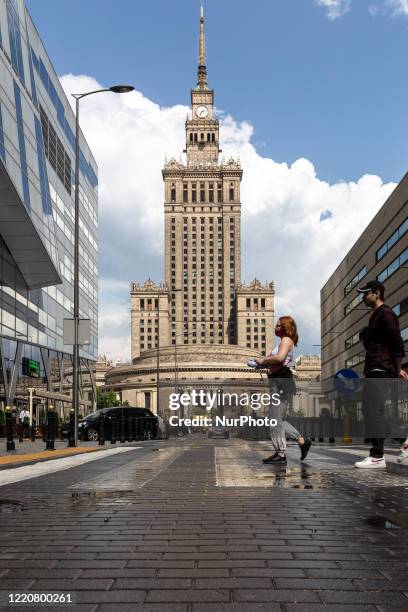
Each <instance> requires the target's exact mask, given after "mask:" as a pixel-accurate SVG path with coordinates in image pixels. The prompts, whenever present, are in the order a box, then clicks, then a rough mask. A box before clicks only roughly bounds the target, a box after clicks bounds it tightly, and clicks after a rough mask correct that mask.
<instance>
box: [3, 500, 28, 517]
mask: <svg viewBox="0 0 408 612" xmlns="http://www.w3.org/2000/svg"><path fill="white" fill-rule="evenodd" d="M23 510H24V505H23V504H22V503H21V502H18V501H13V500H11V499H1V500H0V514H15V513H16V512H23Z"/></svg>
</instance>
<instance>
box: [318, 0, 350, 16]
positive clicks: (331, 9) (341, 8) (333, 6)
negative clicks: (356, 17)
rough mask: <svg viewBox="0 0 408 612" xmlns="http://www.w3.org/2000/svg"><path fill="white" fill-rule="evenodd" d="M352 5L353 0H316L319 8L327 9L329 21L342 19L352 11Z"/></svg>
mask: <svg viewBox="0 0 408 612" xmlns="http://www.w3.org/2000/svg"><path fill="white" fill-rule="evenodd" d="M350 3H351V0H315V4H316V5H317V6H323V7H325V8H326V9H327V17H328V18H329V19H337V18H338V17H342V16H343V15H344V14H345V13H347V12H348V11H349V10H350Z"/></svg>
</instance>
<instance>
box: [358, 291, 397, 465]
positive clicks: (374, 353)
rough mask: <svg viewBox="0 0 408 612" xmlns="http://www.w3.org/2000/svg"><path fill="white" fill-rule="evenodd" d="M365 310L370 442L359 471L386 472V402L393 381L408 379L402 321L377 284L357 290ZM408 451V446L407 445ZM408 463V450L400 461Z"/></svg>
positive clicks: (365, 407)
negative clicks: (367, 310) (367, 318)
mask: <svg viewBox="0 0 408 612" xmlns="http://www.w3.org/2000/svg"><path fill="white" fill-rule="evenodd" d="M357 291H358V292H359V293H362V295H363V301H364V304H365V305H366V306H368V307H369V308H371V310H372V311H373V312H372V315H371V316H370V319H369V322H368V326H367V327H365V328H364V329H363V330H362V331H361V332H360V340H361V341H362V343H363V345H364V348H365V350H366V357H365V364H364V376H365V378H366V380H365V381H364V388H363V398H362V411H363V416H364V421H365V428H366V438H367V439H369V440H370V442H371V445H372V446H371V449H370V453H369V456H368V457H366V458H365V459H363V460H362V461H357V462H356V463H355V464H354V465H355V467H356V468H364V469H367V468H385V467H386V463H385V458H384V440H385V437H386V436H385V412H384V409H385V402H386V400H387V398H388V397H389V395H390V389H391V385H390V383H391V380H392V379H395V378H398V377H401V378H404V379H408V374H407V373H406V372H405V371H404V370H403V369H402V367H401V366H402V362H403V359H404V355H405V350H404V342H403V340H402V338H401V333H400V328H399V321H398V317H397V315H396V314H395V313H394V311H393V310H392V309H391V308H390V307H389V306H387V305H386V304H385V303H384V299H385V287H384V285H383V284H382V283H380V282H379V281H377V280H374V281H369V282H368V283H366V284H365V285H364V287H360V288H359V289H357ZM405 447H408V444H406V445H405ZM400 459H401V462H407V463H408V448H404V445H403V447H402V448H401V453H400V457H399V460H400Z"/></svg>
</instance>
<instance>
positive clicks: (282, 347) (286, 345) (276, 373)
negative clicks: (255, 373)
mask: <svg viewBox="0 0 408 612" xmlns="http://www.w3.org/2000/svg"><path fill="white" fill-rule="evenodd" d="M275 335H276V336H277V337H278V338H280V343H279V346H278V347H277V348H276V349H275V350H273V351H272V352H271V353H269V355H267V356H266V358H265V359H263V360H259V359H257V360H256V361H257V363H258V366H259V367H267V368H268V378H269V388H270V392H271V394H273V393H279V395H280V404H279V406H276V407H274V408H273V410H274V414H272V415H271V416H272V417H273V418H275V419H276V420H277V424H276V426H274V427H272V426H271V428H270V432H271V441H272V446H273V448H274V450H275V453H274V454H273V455H272V456H271V457H268V458H267V459H264V460H263V462H264V463H273V464H286V438H291V439H293V440H296V441H297V443H298V444H299V446H300V453H301V457H300V458H301V459H302V460H303V459H305V458H306V455H307V453H308V452H309V449H310V446H311V444H312V442H311V440H310V439H309V438H306V439H305V438H304V437H303V436H302V434H300V433H299V432H298V431H297V430H296V429H295V428H294V427H293V425H291V424H290V423H288V421H286V419H284V418H283V415H284V412H285V411H286V410H287V407H288V404H289V401H290V399H291V397H292V396H293V395H294V394H295V393H296V386H295V382H294V380H293V375H292V371H291V369H290V366H293V349H294V347H295V346H297V343H298V341H299V336H298V333H297V327H296V323H295V320H294V319H293V317H290V316H285V317H280V318H279V319H278V321H277V323H276V325H275Z"/></svg>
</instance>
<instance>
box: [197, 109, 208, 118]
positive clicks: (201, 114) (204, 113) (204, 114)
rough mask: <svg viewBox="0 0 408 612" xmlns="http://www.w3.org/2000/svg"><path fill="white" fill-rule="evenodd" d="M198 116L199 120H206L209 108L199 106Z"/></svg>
mask: <svg viewBox="0 0 408 612" xmlns="http://www.w3.org/2000/svg"><path fill="white" fill-rule="evenodd" d="M196 115H197V117H198V118H199V119H205V118H206V117H207V115H208V108H207V107H206V106H197V108H196Z"/></svg>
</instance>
